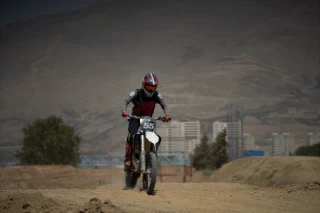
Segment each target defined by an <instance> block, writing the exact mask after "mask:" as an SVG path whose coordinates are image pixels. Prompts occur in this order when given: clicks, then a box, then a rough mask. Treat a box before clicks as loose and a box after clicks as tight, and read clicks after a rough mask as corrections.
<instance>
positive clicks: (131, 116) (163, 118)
mask: <svg viewBox="0 0 320 213" xmlns="http://www.w3.org/2000/svg"><path fill="white" fill-rule="evenodd" d="M146 117H148V118H151V119H153V120H160V121H163V122H166V117H161V116H160V117H157V118H152V117H150V116H142V117H140V116H137V115H129V116H128V117H126V118H127V119H128V120H129V119H130V118H134V119H141V118H142V119H143V118H146Z"/></svg>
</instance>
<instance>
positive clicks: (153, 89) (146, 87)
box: [144, 84, 157, 92]
mask: <svg viewBox="0 0 320 213" xmlns="http://www.w3.org/2000/svg"><path fill="white" fill-rule="evenodd" d="M144 88H145V89H146V90H148V91H152V92H154V91H155V90H156V88H157V86H153V85H148V84H146V85H145V86H144Z"/></svg>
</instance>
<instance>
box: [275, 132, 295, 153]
mask: <svg viewBox="0 0 320 213" xmlns="http://www.w3.org/2000/svg"><path fill="white" fill-rule="evenodd" d="M294 150H295V140H294V136H293V135H291V134H290V133H288V132H285V133H282V134H278V133H272V152H271V154H272V155H273V156H289V155H290V153H293V152H294Z"/></svg>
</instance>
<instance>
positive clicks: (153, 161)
mask: <svg viewBox="0 0 320 213" xmlns="http://www.w3.org/2000/svg"><path fill="white" fill-rule="evenodd" d="M149 168H150V173H149V178H150V181H149V182H150V184H149V187H148V188H147V194H148V195H153V194H154V188H155V186H156V182H157V174H158V162H157V155H156V154H155V153H153V152H150V167H149ZM147 176H148V175H145V176H144V178H143V179H145V178H146V183H147V184H148V180H147Z"/></svg>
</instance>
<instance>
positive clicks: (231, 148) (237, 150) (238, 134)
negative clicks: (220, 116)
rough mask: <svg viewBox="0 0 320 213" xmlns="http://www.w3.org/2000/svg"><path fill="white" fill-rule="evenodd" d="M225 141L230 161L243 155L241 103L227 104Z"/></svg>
mask: <svg viewBox="0 0 320 213" xmlns="http://www.w3.org/2000/svg"><path fill="white" fill-rule="evenodd" d="M227 143H228V158H229V160H230V161H232V160H235V159H238V158H241V157H243V151H244V147H243V146H244V144H243V104H241V105H240V104H230V105H229V106H228V126H227Z"/></svg>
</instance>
